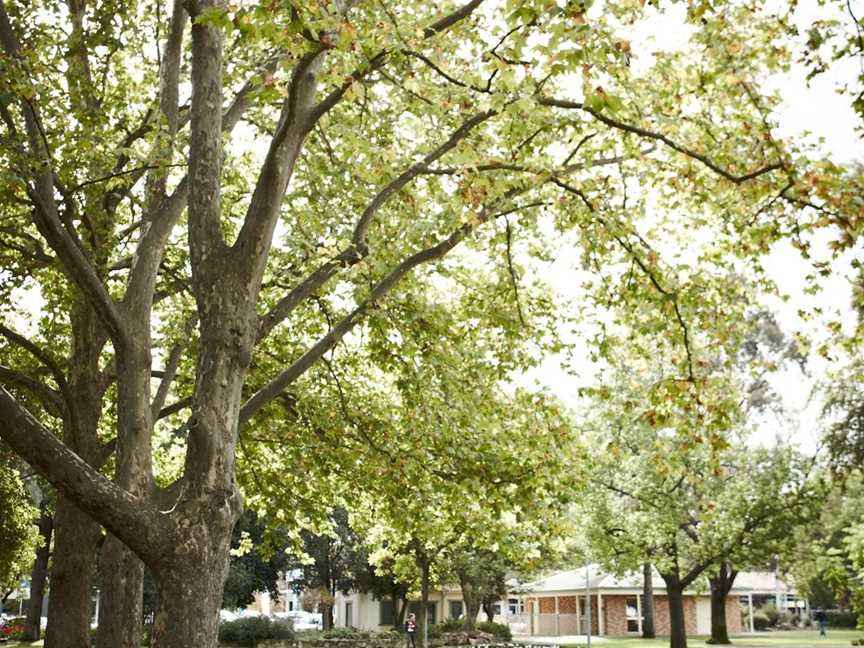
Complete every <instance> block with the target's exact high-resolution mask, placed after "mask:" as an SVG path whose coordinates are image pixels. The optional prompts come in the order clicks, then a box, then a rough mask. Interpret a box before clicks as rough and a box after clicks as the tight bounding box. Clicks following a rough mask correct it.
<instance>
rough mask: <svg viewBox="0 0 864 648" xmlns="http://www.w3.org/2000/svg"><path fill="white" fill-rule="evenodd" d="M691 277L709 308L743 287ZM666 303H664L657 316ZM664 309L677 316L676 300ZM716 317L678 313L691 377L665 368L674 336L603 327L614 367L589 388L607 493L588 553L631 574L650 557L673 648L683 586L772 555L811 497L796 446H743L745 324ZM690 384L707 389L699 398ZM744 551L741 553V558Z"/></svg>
mask: <svg viewBox="0 0 864 648" xmlns="http://www.w3.org/2000/svg"><path fill="white" fill-rule="evenodd" d="M670 274H671V277H670V276H669V275H670ZM674 281H675V274H674V271H673V270H671V269H665V271H664V273H663V274H661V271H660V270H658V271H657V273H656V275H654V278H653V282H655V283H656V284H657V285H660V286H662V285H663V283H661V282H665V283H670V282H674ZM689 281H690V282H691V283H692V284H693V285H694V286H700V288H701V289H702V291H703V294H704V295H705V302H706V303H707V304H710V302H711V298H710V295H711V293H712V291H719V292H720V293H721V294H722V293H723V292H724V291H726V290H730V289H731V290H733V291H737V290H744V285H743V282H741V281H740V280H739V279H735V280H734V281H733V282H732V283H734V284H735V286H731V285H730V283H729V277H727V276H723V275H719V276H716V275H715V276H712V275H710V274H707V275H701V276H700V275H695V274H692V273H691V274H690V279H689ZM716 303H717V302H715V304H716ZM722 303H724V307H726V308H729V307H730V306H733V305H734V307H735V308H741V309H745V308H746V304H747V303H748V300H747V299H745V295H744V294H741V295H740V296H739V298H738V299H737V300H731V299H728V298H727V299H724V300H723V302H722ZM664 307H667V306H665V305H664V304H663V303H662V301H661V303H660V306H659V308H658V310H660V309H662V308H664ZM668 307H669V308H672V309H673V312H674V311H675V310H676V309H675V305H674V303H673V304H672V305H670V306H668ZM713 309H714V306H711V305H708V306H707V307H706V308H704V309H693V310H690V311H689V312H688V311H682V310H681V309H677V312H678V313H685V312H687V313H688V317H687V320H686V321H687V322H688V324H689V325H688V326H687V327H686V328H685V329H684V331H683V333H684V347H685V348H684V351H685V353H686V354H687V357H688V358H689V360H687V362H689V363H691V368H692V373H689V371H688V374H689V375H688V376H685V377H677V376H676V372H675V369H674V364H675V363H674V361H673V362H669V361H668V358H670V357H674V355H675V354H676V353H679V352H678V351H677V349H676V345H675V344H674V343H670V341H669V338H668V337H661V336H660V335H657V336H650V335H646V336H645V337H643V338H639V339H635V336H632V334H630V337H629V338H628V337H624V335H627V333H626V331H627V330H628V329H627V328H625V329H624V331H625V334H624V335H618V332H619V330H620V329H617V328H613V329H610V330H609V331H607V338H608V339H609V342H610V347H611V348H614V352H613V351H611V350H610V351H609V352H608V353H607V356H606V357H607V359H608V360H609V362H610V364H611V365H612V366H611V371H609V372H608V373H607V375H606V376H605V380H604V381H603V382H602V383H601V384H600V385H599V386H597V387H595V388H593V389H592V390H590V392H589V393H590V394H592V395H593V396H594V402H593V409H592V412H591V416H590V418H589V420H588V421H586V422H585V423H584V425H583V427H586V428H588V429H593V430H594V433H593V434H594V440H595V442H598V443H603V444H605V452H604V453H603V454H602V455H600V456H598V457H597V459H596V461H595V467H594V471H593V473H592V478H591V479H592V483H593V484H594V485H595V487H596V488H597V489H598V490H599V491H600V495H599V496H594V497H592V498H588V499H586V506H587V511H586V513H587V516H588V519H589V520H590V524H589V541H590V543H591V550H592V554H593V555H594V556H596V557H597V558H598V559H599V560H600V561H601V562H602V563H604V564H605V566H606V567H607V568H610V569H611V570H613V571H615V572H617V573H620V572H624V571H635V570H637V569H639V568H641V567H642V566H643V565H644V563H645V561H646V560H650V561H651V562H652V563H653V564H654V565H655V566H656V568H657V570H658V571H659V573H660V575H661V577H662V578H663V580H664V582H665V584H666V592H667V596H668V598H669V614H670V625H671V639H670V642H671V646H672V647H673V648H683V647H684V646H686V629H685V624H684V608H683V594H684V590H685V589H686V588H688V587H691V586H693V585H694V584H695V583H696V582H697V579H700V578H702V577H704V575H705V574H706V573H707V572H708V571H709V570H711V569H713V568H714V567H715V566H717V565H720V564H722V563H724V562H726V561H728V560H730V559H732V558H733V556H734V557H735V558H737V559H739V560H749V559H751V558H753V559H755V560H756V561H758V557H757V553H758V552H766V551H767V552H770V551H772V550H773V549H774V548H775V547H776V545H777V543H778V542H779V541H780V539H782V537H783V536H784V535H785V534H787V533H788V528H789V526H790V524H791V522H792V520H794V519H795V516H796V515H798V516H800V515H801V510H802V509H806V508H807V506H808V504H809V503H810V502H811V501H812V497H811V491H810V489H809V484H810V481H809V477H810V473H809V465H810V464H808V463H807V462H806V461H804V460H803V459H802V458H800V457H799V456H798V455H797V454H796V453H795V452H794V451H793V450H791V449H787V448H774V449H772V450H758V449H748V448H747V447H746V446H745V445H744V440H743V438H741V437H742V436H743V435H740V433H739V430H741V429H742V424H743V421H742V409H741V403H743V402H745V401H746V398H745V397H744V396H743V394H747V393H752V392H748V390H746V389H745V385H743V384H742V381H740V380H737V379H736V377H735V374H734V373H733V371H732V369H733V367H734V366H735V365H736V363H737V362H738V360H737V355H738V349H739V348H740V345H741V343H742V342H743V341H744V340H746V339H747V330H748V328H747V327H748V325H747V324H746V322H747V319H748V318H747V317H746V316H745V314H744V313H743V312H742V313H741V315H740V316H739V317H738V318H725V317H724V318H723V319H722V320H721V321H717V320H714V318H713V315H712V311H713ZM660 312H662V311H660ZM656 317H657V315H656V314H655V311H651V310H648V309H642V310H641V311H635V310H629V309H628V311H627V312H626V313H623V314H621V315H620V316H619V320H618V321H619V322H625V323H626V324H628V326H629V330H632V329H633V328H634V325H636V326H641V327H642V329H643V330H645V331H646V332H650V331H651V330H653V329H654V327H655V326H656V325H655V324H654V322H655V321H656ZM682 319H683V316H682ZM658 328H659V327H658ZM659 330H661V331H662V329H659ZM650 340H654V344H651V342H650ZM694 380H696V381H700V382H701V383H702V387H701V388H700V389H699V390H698V392H697V391H696V390H694V389H693V387H692V386H691V385H692V381H694ZM604 493H605V494H604ZM739 549H744V554H743V555H742V554H740V553H737V554H736V553H735V552H737V551H738V550H739ZM759 555H761V554H759ZM744 556H746V558H745V557H744ZM720 575H721V574H717V576H718V577H719V576H720ZM725 575H726V576H727V577H728V576H730V575H729V574H728V573H727V574H725ZM733 578H734V577H733ZM730 583H731V580H730V579H729V578H725V579H723V581H722V587H720V585H721V583H720V582H719V580H718V589H717V598H716V599H715V604H714V607H716V608H717V609H716V610H715V613H714V616H715V619H716V620H717V627H716V634H717V637H716V639H717V640H719V641H724V640H728V636H724V635H725V634H726V633H725V631H724V627H723V626H725V623H723V624H721V623H720V621H721V620H725V595H724V596H723V598H722V599H720V598H719V595H720V593H721V592H722V590H723V589H724V588H726V587H728V586H730ZM720 603H722V604H723V605H722V609H721V608H720V607H719V606H720ZM712 625H713V624H712Z"/></svg>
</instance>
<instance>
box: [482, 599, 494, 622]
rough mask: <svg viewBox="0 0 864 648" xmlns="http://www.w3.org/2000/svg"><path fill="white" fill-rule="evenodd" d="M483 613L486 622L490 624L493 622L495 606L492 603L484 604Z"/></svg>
mask: <svg viewBox="0 0 864 648" xmlns="http://www.w3.org/2000/svg"><path fill="white" fill-rule="evenodd" d="M483 611H484V612H485V613H486V621H488V622H489V623H492V622H493V621H495V604H494V603H484V604H483Z"/></svg>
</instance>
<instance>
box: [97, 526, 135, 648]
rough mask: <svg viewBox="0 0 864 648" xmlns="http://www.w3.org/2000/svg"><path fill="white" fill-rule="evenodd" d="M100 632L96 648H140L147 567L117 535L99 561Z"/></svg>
mask: <svg viewBox="0 0 864 648" xmlns="http://www.w3.org/2000/svg"><path fill="white" fill-rule="evenodd" d="M99 567H100V573H101V576H102V578H101V581H102V588H101V591H100V598H99V601H100V605H99V629H98V630H97V631H96V646H97V647H98V646H113V647H116V648H139V647H140V646H141V634H142V630H143V628H142V623H143V609H142V605H143V592H144V563H142V562H141V561H140V560H139V559H138V557H137V556H136V555H135V554H133V553H132V552H131V551H129V549H128V548H127V547H126V545H124V544H123V543H122V542H120V541H119V540H118V539H117V538H115V537H114V536H113V535H110V534H109V535H108V536H107V537H106V538H105V542H104V544H103V545H102V552H101V555H100V557H99Z"/></svg>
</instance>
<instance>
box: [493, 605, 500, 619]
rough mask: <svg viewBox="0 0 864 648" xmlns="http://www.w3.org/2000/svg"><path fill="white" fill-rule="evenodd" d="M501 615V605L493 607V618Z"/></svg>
mask: <svg viewBox="0 0 864 648" xmlns="http://www.w3.org/2000/svg"><path fill="white" fill-rule="evenodd" d="M500 614H501V604H500V603H496V604H495V605H493V606H492V616H499V615H500Z"/></svg>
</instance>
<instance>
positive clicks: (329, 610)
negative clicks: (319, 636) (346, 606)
mask: <svg viewBox="0 0 864 648" xmlns="http://www.w3.org/2000/svg"><path fill="white" fill-rule="evenodd" d="M321 624H322V626H323V629H324V630H332V628H333V603H328V602H322V603H321Z"/></svg>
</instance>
